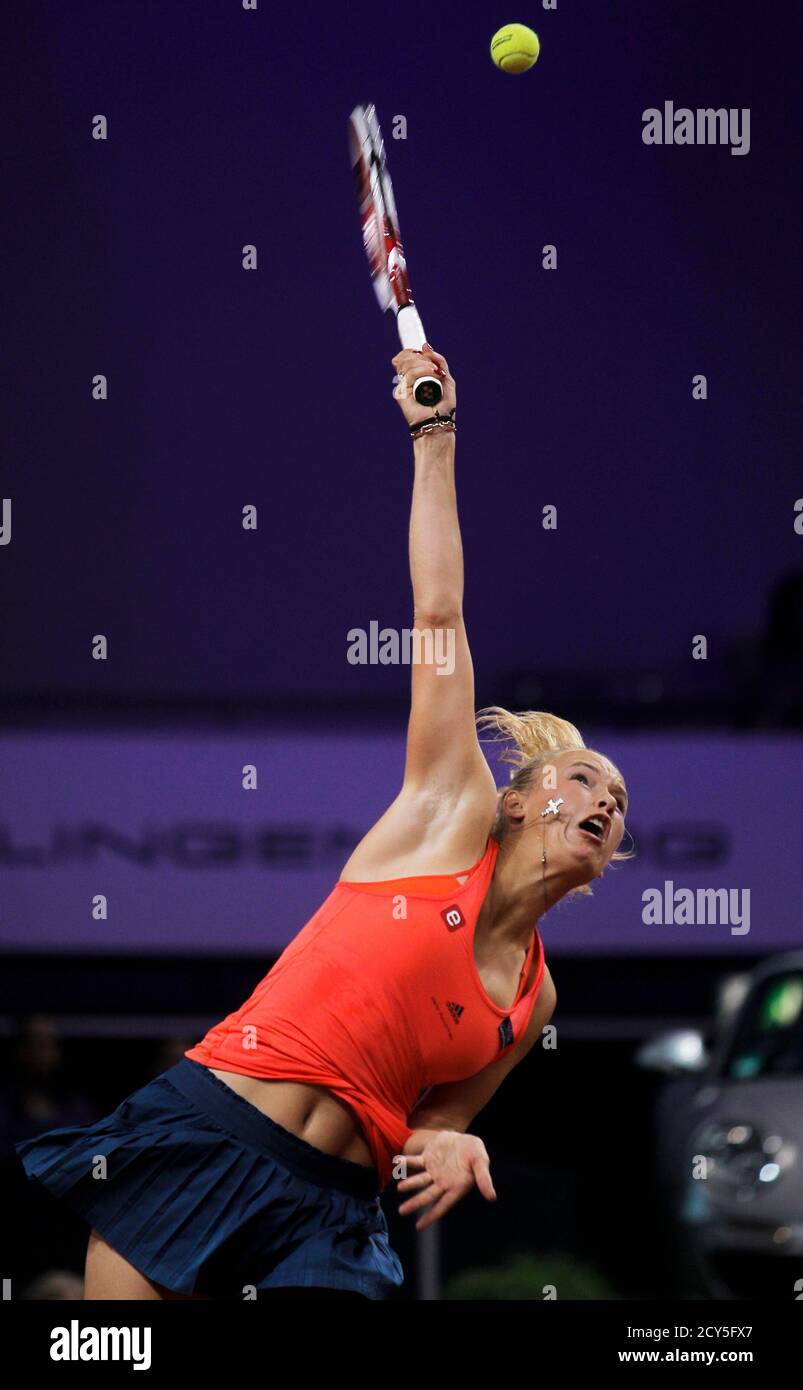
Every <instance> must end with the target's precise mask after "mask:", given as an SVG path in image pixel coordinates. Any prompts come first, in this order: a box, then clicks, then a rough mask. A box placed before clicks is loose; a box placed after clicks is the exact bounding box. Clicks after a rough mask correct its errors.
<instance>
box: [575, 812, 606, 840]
mask: <svg viewBox="0 0 803 1390" xmlns="http://www.w3.org/2000/svg"><path fill="white" fill-rule="evenodd" d="M610 826H611V823H610V820H609V819H608V817H607V816H588V817H587V819H586V820H581V821H580V822H579V824H578V826H577V829H578V830H581V831H582V832H583V834H584V835H588V836H589V837H590V838H591V839H592V840H596V842H597V844H598V845H601V844H602V843H603V841H604V840H607V838H608V831H609V830H610Z"/></svg>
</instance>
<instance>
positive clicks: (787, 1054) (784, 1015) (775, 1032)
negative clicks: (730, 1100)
mask: <svg viewBox="0 0 803 1390" xmlns="http://www.w3.org/2000/svg"><path fill="white" fill-rule="evenodd" d="M723 1071H724V1075H725V1076H726V1077H731V1078H733V1079H734V1080H748V1079H750V1078H751V1077H756V1076H778V1075H797V1076H800V1075H803V971H792V972H789V973H787V974H783V975H772V976H770V977H769V978H768V979H767V980H765V981H764V982H763V983H762V984H761V986H760V987H759V988H758V989H757V990H755V991H754V993H752V994H751V995H750V997H749V999H748V1001H747V1002H746V1004H745V1008H744V1013H743V1015H742V1019H741V1022H740V1024H739V1025H738V1028H737V1031H736V1035H735V1037H734V1041H733V1045H732V1047H731V1049H730V1052H729V1054H728V1056H727V1058H726V1060H725V1065H724V1068H723Z"/></svg>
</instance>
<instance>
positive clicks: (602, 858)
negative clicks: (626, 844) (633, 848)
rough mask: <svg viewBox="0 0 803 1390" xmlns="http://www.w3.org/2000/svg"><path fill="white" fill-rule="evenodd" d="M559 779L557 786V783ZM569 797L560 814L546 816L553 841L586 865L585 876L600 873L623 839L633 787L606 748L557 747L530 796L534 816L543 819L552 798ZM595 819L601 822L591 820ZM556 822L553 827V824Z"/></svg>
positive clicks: (554, 844) (564, 798)
mask: <svg viewBox="0 0 803 1390" xmlns="http://www.w3.org/2000/svg"><path fill="white" fill-rule="evenodd" d="M553 782H554V786H553V785H552V784H553ZM560 797H562V798H563V801H562V802H561V804H560V805H559V806H558V813H557V815H554V814H549V815H547V816H546V817H544V821H545V823H546V826H547V831H546V834H547V842H546V843H547V847H549V845H550V843H551V845H552V851H553V853H554V851H555V849H556V847H557V846H556V840H557V842H558V844H560V840H558V837H559V836H560V837H562V847H563V848H565V850H566V852H567V854H569V855H571V857H572V858H573V859H574V860H575V861H577V863H578V868H580V866H582V868H583V871H584V872H583V877H584V881H586V882H588V880H589V879H591V878H597V877H598V876H599V875H600V874H601V873H602V871H603V870H604V869H605V868H606V866H607V865H608V864H609V863H610V860H611V857H612V856H613V854H614V853H615V852H616V850H617V849H618V848H619V846H620V844H621V843H622V836H623V835H624V831H625V815H626V813H627V790H626V788H625V784H624V780H623V779H622V777H621V775H620V773H619V772H618V771H617V769H616V768H615V767H614V766H613V763H611V762H609V761H608V759H607V758H603V757H602V755H601V754H600V753H594V752H592V751H591V749H589V748H578V749H569V750H568V751H564V752H562V753H556V754H555V755H554V756H553V758H552V760H551V762H550V764H548V766H547V767H545V768H543V769H542V770H541V772H540V773H538V774H536V777H535V779H534V782H533V785H532V789H531V792H530V796H529V798H528V801H529V805H528V808H527V809H528V819H529V818H530V816H531V815H534V816H535V818H536V820H540V819H541V811H543V810H546V809H547V807H548V805H549V802H550V800H552V801H558V800H559V798H560ZM592 818H594V819H595V821H596V825H589V824H588V822H589V820H591V819H592ZM550 824H552V825H553V829H552V830H550V829H549V827H550Z"/></svg>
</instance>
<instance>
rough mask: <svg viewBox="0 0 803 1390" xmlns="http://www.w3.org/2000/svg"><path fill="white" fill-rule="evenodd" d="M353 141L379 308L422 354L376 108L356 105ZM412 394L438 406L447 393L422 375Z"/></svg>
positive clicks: (403, 340) (402, 337) (364, 233)
mask: <svg viewBox="0 0 803 1390" xmlns="http://www.w3.org/2000/svg"><path fill="white" fill-rule="evenodd" d="M349 139H350V143H351V164H352V168H353V170H354V178H355V181H356V184H357V200H358V203H359V208H360V218H361V220H362V240H363V245H364V247H365V252H366V255H367V256H368V265H369V266H370V270H371V279H372V280H373V282H374V289H375V291H376V297H377V299H378V300H379V307H380V309H381V310H382V312H383V313H384V312H385V310H386V309H393V310H394V312H395V314H396V327H397V328H398V330H399V339H400V341H401V345H402V347H403V348H418V349H420V348H422V347H423V346H424V343H425V342H426V336H425V334H424V325H423V324H422V322H421V319H420V317H419V314H418V310H417V309H416V307H415V301H414V300H413V296H412V293H411V291H410V279H409V276H408V274H407V262H406V261H405V259H404V250H403V248H402V243H401V236H400V235H399V216H398V213H397V212H396V200H395V198H394V197H393V184H392V183H391V181H390V174H389V173H388V166H387V160H386V159H385V147H384V144H383V143H382V132H381V130H380V129H379V122H378V120H377V118H376V111H375V110H374V107H373V105H368V106H355V108H354V110H353V111H352V113H351V116H350V117H349ZM413 394H414V395H415V399H416V400H417V401H418V404H419V405H424V406H435V405H437V404H438V402H439V401H440V400H442V399H443V388H442V387H441V384H440V382H439V381H438V380H437V378H436V377H434V376H423V377H419V378H418V381H417V382H416V384H415V390H414V393H413Z"/></svg>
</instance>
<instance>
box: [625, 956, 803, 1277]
mask: <svg viewBox="0 0 803 1390" xmlns="http://www.w3.org/2000/svg"><path fill="white" fill-rule="evenodd" d="M720 1002H721V1007H720V1014H719V1019H718V1022H717V1025H716V1028H715V1037H714V1040H713V1043H712V1045H711V1048H710V1050H709V1049H707V1048H706V1045H705V1040H704V1038H703V1036H702V1035H701V1034H700V1033H698V1032H695V1031H694V1030H684V1031H678V1032H672V1033H665V1034H662V1035H661V1036H660V1037H658V1038H655V1039H653V1040H652V1041H651V1042H649V1043H646V1044H645V1045H644V1046H642V1047H641V1048H640V1049H639V1051H638V1052H637V1054H636V1059H635V1060H636V1062H637V1064H638V1065H639V1066H641V1067H646V1068H649V1069H652V1070H659V1071H662V1072H664V1073H665V1074H667V1076H668V1078H669V1079H668V1080H667V1083H666V1085H665V1086H664V1087H663V1089H662V1091H661V1094H660V1096H659V1099H658V1104H657V1109H656V1140H657V1150H658V1155H659V1174H658V1176H659V1181H660V1183H661V1185H662V1187H664V1188H665V1189H666V1190H667V1192H668V1200H669V1203H670V1209H669V1217H670V1220H671V1222H672V1224H673V1226H674V1228H675V1233H676V1236H677V1238H678V1239H679V1240H680V1242H681V1247H682V1249H681V1254H682V1255H685V1257H686V1265H685V1267H686V1269H687V1270H690V1271H691V1273H692V1277H694V1276H695V1275H696V1276H697V1281H698V1282H699V1285H700V1292H701V1294H702V1296H706V1295H707V1296H708V1297H711V1298H718V1299H733V1298H737V1299H740V1298H748V1299H756V1298H772V1299H774V1300H775V1299H781V1300H783V1299H784V1298H788V1299H796V1298H799V1297H801V1296H803V1161H802V1160H803V951H796V952H790V953H788V954H784V955H780V956H775V957H773V958H771V959H769V960H767V961H764V962H762V963H761V964H760V965H759V966H757V967H756V968H755V969H754V970H752V971H751V972H750V973H749V974H744V975H741V976H731V977H730V978H729V979H728V980H726V981H725V984H724V988H723V991H722V995H721V1001H720ZM686 1296H687V1297H688V1296H689V1295H688V1294H686ZM692 1296H693V1295H692Z"/></svg>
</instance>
